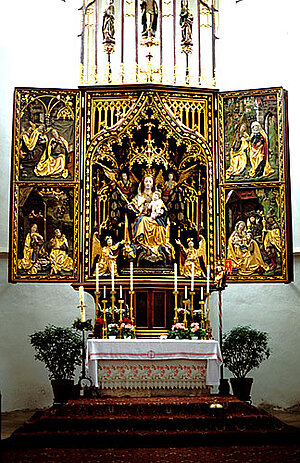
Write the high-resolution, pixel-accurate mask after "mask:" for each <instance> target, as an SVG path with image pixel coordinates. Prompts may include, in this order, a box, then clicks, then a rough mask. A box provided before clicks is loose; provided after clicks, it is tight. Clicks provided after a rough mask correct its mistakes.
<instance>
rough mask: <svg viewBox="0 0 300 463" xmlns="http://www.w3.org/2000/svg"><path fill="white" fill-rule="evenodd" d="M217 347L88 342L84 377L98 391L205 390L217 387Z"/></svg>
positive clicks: (132, 341)
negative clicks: (99, 389) (86, 371)
mask: <svg viewBox="0 0 300 463" xmlns="http://www.w3.org/2000/svg"><path fill="white" fill-rule="evenodd" d="M221 363H222V358H221V352H220V347H219V343H218V342H217V341H212V340H205V341H198V340H195V341H194V340H186V341H185V340H180V341H178V340H173V339H167V340H161V339H130V340H125V339H121V340H117V339H114V340H111V339H89V340H88V343H87V368H88V375H89V377H90V378H91V379H92V381H93V384H94V385H95V386H96V387H99V388H101V389H107V390H108V389H112V390H113V389H125V390H126V389H129V390H130V389H135V390H136V389H160V390H162V389H205V388H207V386H214V385H218V384H219V370H220V365H221Z"/></svg>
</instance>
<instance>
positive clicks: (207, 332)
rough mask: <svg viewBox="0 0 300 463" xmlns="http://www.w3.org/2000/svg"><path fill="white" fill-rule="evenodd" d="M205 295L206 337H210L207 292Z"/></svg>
mask: <svg viewBox="0 0 300 463" xmlns="http://www.w3.org/2000/svg"><path fill="white" fill-rule="evenodd" d="M205 296H206V338H207V339H212V328H211V324H210V320H209V311H210V309H209V296H210V294H209V293H206V294H205Z"/></svg>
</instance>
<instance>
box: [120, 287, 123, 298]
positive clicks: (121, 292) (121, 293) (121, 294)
mask: <svg viewBox="0 0 300 463" xmlns="http://www.w3.org/2000/svg"><path fill="white" fill-rule="evenodd" d="M122 296H123V291H122V285H120V299H122Z"/></svg>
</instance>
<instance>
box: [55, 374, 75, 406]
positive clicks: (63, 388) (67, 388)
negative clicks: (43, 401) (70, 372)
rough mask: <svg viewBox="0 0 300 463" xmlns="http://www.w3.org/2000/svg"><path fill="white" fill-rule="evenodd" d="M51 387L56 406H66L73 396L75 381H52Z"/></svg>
mask: <svg viewBox="0 0 300 463" xmlns="http://www.w3.org/2000/svg"><path fill="white" fill-rule="evenodd" d="M51 385H52V389H53V395H54V402H53V403H54V405H57V404H64V403H66V402H67V401H68V400H69V399H71V397H72V396H73V392H74V380H73V379H52V380H51Z"/></svg>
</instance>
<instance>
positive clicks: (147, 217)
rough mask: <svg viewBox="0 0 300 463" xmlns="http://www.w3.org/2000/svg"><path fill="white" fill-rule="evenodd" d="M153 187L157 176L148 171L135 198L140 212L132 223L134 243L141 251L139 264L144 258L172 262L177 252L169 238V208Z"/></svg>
mask: <svg viewBox="0 0 300 463" xmlns="http://www.w3.org/2000/svg"><path fill="white" fill-rule="evenodd" d="M153 188H154V180H153V177H152V176H150V175H147V176H146V177H145V178H144V180H143V181H142V182H141V184H140V186H139V190H138V194H137V195H136V196H135V198H134V199H133V201H132V208H133V209H134V211H135V213H136V214H137V217H136V219H135V222H134V224H133V227H132V238H133V247H134V249H135V250H138V251H141V252H140V253H139V257H138V260H137V265H138V266H139V262H140V260H141V259H147V260H149V261H154V262H155V261H157V260H160V259H162V260H163V261H164V263H166V258H167V259H168V260H169V262H170V261H171V258H172V257H173V258H174V256H175V252H174V248H173V246H172V245H171V243H170V241H169V234H170V229H169V228H170V223H169V219H168V216H167V208H166V206H165V204H164V202H163V201H162V199H161V192H160V191H158V190H156V191H154V192H153V191H152V190H153ZM129 207H131V205H129Z"/></svg>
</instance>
